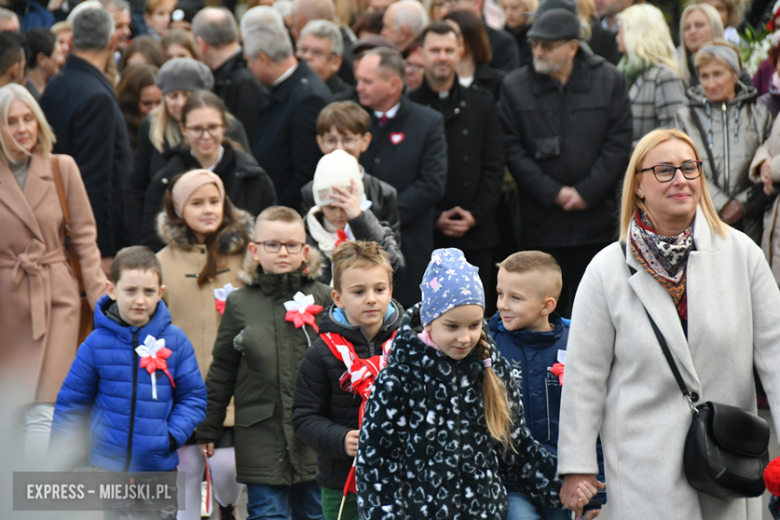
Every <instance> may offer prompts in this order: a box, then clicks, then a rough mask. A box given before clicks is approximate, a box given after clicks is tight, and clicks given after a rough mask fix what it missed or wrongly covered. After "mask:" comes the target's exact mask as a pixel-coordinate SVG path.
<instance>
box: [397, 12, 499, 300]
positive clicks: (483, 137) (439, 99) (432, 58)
mask: <svg viewBox="0 0 780 520" xmlns="http://www.w3.org/2000/svg"><path fill="white" fill-rule="evenodd" d="M421 41H422V55H423V62H424V65H425V79H424V80H423V84H422V86H420V88H418V89H417V90H415V91H414V92H412V93H411V94H409V99H411V100H412V101H415V102H417V103H420V104H421V105H427V106H429V107H431V108H433V109H435V110H437V111H439V112H441V113H442V114H443V115H444V131H445V134H446V136H447V188H446V191H445V193H444V198H443V199H442V200H441V201H439V203H438V204H437V205H436V211H435V218H436V220H435V222H436V223H435V228H436V231H435V233H434V247H436V248H443V247H457V248H458V249H460V250H461V251H463V253H464V254H465V255H466V259H467V260H468V261H469V262H470V263H471V264H472V265H475V266H477V267H478V268H479V275H480V277H481V278H482V281H483V284H484V285H485V286H486V287H487V285H488V282H490V281H491V276H490V274H491V272H492V270H493V261H492V248H493V247H494V246H496V245H497V244H498V231H497V229H496V222H495V212H496V206H497V204H498V198H499V196H500V193H501V184H502V183H503V180H504V149H503V134H502V132H501V123H500V121H499V118H498V109H497V108H496V101H495V98H494V97H493V95H492V94H491V93H490V92H488V91H486V90H484V89H481V88H479V87H476V86H472V87H471V88H465V87H463V86H461V85H460V83H458V76H457V74H456V72H455V70H456V67H457V65H458V62H459V61H460V57H461V53H462V52H463V51H462V46H461V43H460V37H459V35H458V33H456V32H455V29H454V28H453V27H452V26H451V25H449V24H448V23H446V22H434V23H432V24H431V25H429V26H428V27H427V28H426V29H425V30H424V31H423V33H422V36H421Z"/></svg>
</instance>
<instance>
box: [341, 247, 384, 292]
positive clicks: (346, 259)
mask: <svg viewBox="0 0 780 520" xmlns="http://www.w3.org/2000/svg"><path fill="white" fill-rule="evenodd" d="M332 261H333V288H334V289H336V290H337V291H341V277H342V276H344V271H346V270H347V269H371V268H372V267H381V268H383V269H384V270H385V271H387V277H388V278H389V280H390V286H391V287H392V286H393V266H392V265H391V264H390V257H389V256H388V255H387V253H386V252H385V251H384V249H382V248H381V247H379V244H377V243H376V242H364V241H362V240H355V241H353V240H349V241H347V242H344V243H343V244H341V245H340V246H339V247H337V248H336V250H335V251H334V252H333V259H332Z"/></svg>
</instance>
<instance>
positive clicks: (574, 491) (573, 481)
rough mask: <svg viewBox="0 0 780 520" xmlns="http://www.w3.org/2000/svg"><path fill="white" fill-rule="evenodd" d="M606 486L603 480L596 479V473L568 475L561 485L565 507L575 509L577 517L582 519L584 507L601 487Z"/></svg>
mask: <svg viewBox="0 0 780 520" xmlns="http://www.w3.org/2000/svg"><path fill="white" fill-rule="evenodd" d="M605 487H606V486H605V485H604V483H603V482H599V481H598V480H597V479H596V475H566V476H565V477H564V478H563V486H562V487H561V502H562V503H563V507H564V508H565V509H569V510H571V511H574V513H575V515H574V516H575V518H577V519H580V518H582V508H583V507H585V506H586V505H588V503H589V502H590V500H591V498H593V497H594V496H595V495H596V492H597V491H598V490H599V489H604V488H605ZM586 499H587V500H586ZM588 514H590V513H588ZM592 518H593V517H592Z"/></svg>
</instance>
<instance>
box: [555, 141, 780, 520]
mask: <svg viewBox="0 0 780 520" xmlns="http://www.w3.org/2000/svg"><path fill="white" fill-rule="evenodd" d="M700 160H701V157H700V155H699V153H698V152H697V151H696V149H695V147H694V145H693V142H692V141H691V140H690V138H689V137H688V136H687V135H685V134H683V133H682V132H678V131H674V130H655V131H653V132H651V133H650V134H648V135H647V136H646V137H645V138H644V139H642V140H641V141H640V142H639V144H638V145H637V148H636V150H635V152H634V156H633V157H632V159H631V163H630V164H629V167H628V170H627V173H626V177H625V181H624V188H623V209H622V214H621V226H620V230H621V241H622V242H623V243H624V244H626V249H625V252H624V250H623V249H622V247H621V245H620V244H618V243H617V242H616V243H613V244H612V245H610V246H608V247H607V248H605V249H604V250H603V251H601V252H600V253H599V254H598V255H596V257H595V258H594V259H593V261H592V262H591V264H590V265H589V266H588V269H587V271H586V272H585V276H584V277H583V278H582V282H581V284H580V286H579V289H578V290H577V296H576V298H575V300H574V312H573V314H572V323H571V330H570V333H569V345H568V348H567V357H566V369H565V376H564V383H565V384H564V385H563V399H562V403H561V421H560V436H559V440H558V473H559V474H560V475H565V478H564V484H563V488H562V490H561V498H562V500H563V501H564V504H566V503H567V501H570V500H571V489H572V486H576V485H577V484H578V482H579V481H580V480H583V479H585V480H588V479H591V478H595V473H596V472H597V470H598V466H597V464H596V451H595V449H594V448H593V446H594V444H595V442H596V436H597V435H598V433H599V431H600V432H601V440H602V445H603V447H604V461H605V466H606V475H607V487H608V488H609V518H610V520H625V519H633V518H637V517H642V518H653V519H656V518H657V519H661V518H663V519H664V520H760V519H761V498H760V497H758V498H734V499H728V500H721V499H718V498H714V497H712V496H709V495H706V494H704V493H701V492H698V491H697V490H696V489H694V488H693V487H692V486H691V485H690V484H689V483H688V481H687V480H686V478H685V473H684V471H683V446H684V442H685V438H686V434H687V431H688V428H689V426H690V424H691V411H690V409H689V407H688V403H687V402H686V400H685V399H684V398H683V396H682V393H681V391H680V389H679V387H678V385H677V383H676V381H675V379H674V376H673V375H672V370H671V368H670V367H669V364H668V363H667V361H666V359H665V357H664V354H663V351H662V350H661V346H660V345H659V342H658V339H657V338H656V336H655V334H654V333H653V329H652V327H651V325H650V320H649V319H648V316H647V314H646V312H645V309H647V313H649V314H650V316H652V318H653V320H654V321H655V323H656V324H657V325H658V328H659V329H660V331H661V333H662V334H663V336H664V338H665V339H666V342H667V343H668V345H669V350H670V351H671V354H672V356H673V357H674V359H675V362H676V364H677V366H678V368H679V369H680V373H681V375H682V378H683V379H684V381H685V384H686V385H687V387H688V388H689V389H690V391H691V392H694V393H695V394H697V404H701V403H703V402H706V401H714V402H718V403H724V404H728V405H731V406H738V407H740V408H743V409H744V410H748V411H750V412H753V413H755V412H756V392H755V387H754V383H753V365H754V364H755V366H756V369H757V370H758V373H759V375H760V376H761V379H762V380H763V381H764V383H765V388H766V391H767V394H768V398H769V401H770V404H771V407H772V410H773V414H774V412H776V411H777V410H780V394H778V393H777V389H778V384H779V383H780V380H778V377H779V376H778V372H777V367H778V366H780V291H778V288H777V286H776V285H775V283H774V280H773V279H772V274H771V273H770V271H769V267H768V266H767V264H766V261H765V260H764V258H763V255H762V254H761V251H760V249H759V248H758V246H757V245H756V244H755V243H754V242H753V241H752V240H750V238H748V237H747V236H746V235H745V234H743V233H740V232H739V231H736V230H734V229H732V228H729V227H728V226H726V225H725V224H724V223H723V222H721V221H720V219H719V218H718V215H717V212H716V211H715V207H714V206H713V204H712V201H711V199H710V196H709V191H708V189H707V183H706V181H705V179H704V177H703V176H702V175H701V171H702V170H701V165H700V164H699V163H698V162H697V161H700ZM658 165H664V166H658ZM668 165H671V166H672V167H673V168H672V167H669V166H668ZM629 268H633V269H634V270H635V272H634V273H633V274H632V273H631V272H630V271H629ZM777 419H778V418H777V417H775V424H776V425H777V424H778V420H777ZM567 499H568V500H567Z"/></svg>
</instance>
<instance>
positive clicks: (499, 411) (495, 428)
mask: <svg viewBox="0 0 780 520" xmlns="http://www.w3.org/2000/svg"><path fill="white" fill-rule="evenodd" d="M476 350H477V354H479V357H481V358H482V359H483V360H485V359H490V346H489V345H488V342H487V335H486V334H485V331H484V330H483V331H482V334H480V336H479V341H478V342H477V346H476ZM482 399H483V401H484V407H485V422H486V423H487V428H488V432H490V435H492V436H493V438H494V439H496V440H497V441H498V442H499V443H501V444H502V445H503V446H504V450H506V449H507V448H509V449H511V450H512V451H515V448H514V446H512V426H513V425H514V422H515V421H514V418H513V413H512V407H511V406H510V404H509V397H508V396H507V391H506V385H505V384H504V382H503V381H502V380H501V378H500V377H498V375H496V372H495V370H493V367H492V366H489V367H486V368H485V376H484V377H483V380H482Z"/></svg>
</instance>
